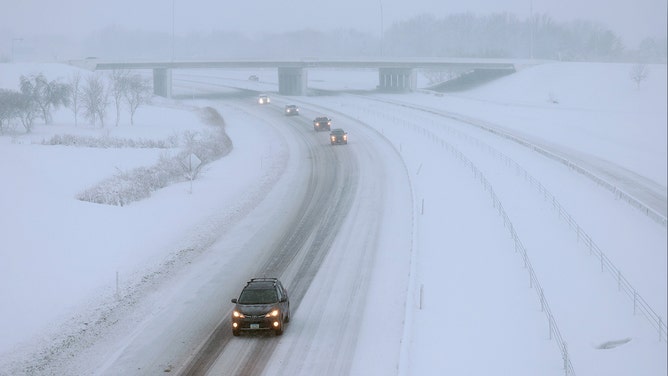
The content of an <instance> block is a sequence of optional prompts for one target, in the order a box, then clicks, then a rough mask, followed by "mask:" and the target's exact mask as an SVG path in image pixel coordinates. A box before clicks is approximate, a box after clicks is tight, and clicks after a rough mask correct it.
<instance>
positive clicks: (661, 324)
mask: <svg viewBox="0 0 668 376" xmlns="http://www.w3.org/2000/svg"><path fill="white" fill-rule="evenodd" d="M661 326H663V321H662V320H661V316H659V342H661V339H662V338H661V331H662V328H661Z"/></svg>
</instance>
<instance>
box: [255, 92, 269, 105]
mask: <svg viewBox="0 0 668 376" xmlns="http://www.w3.org/2000/svg"><path fill="white" fill-rule="evenodd" d="M257 103H259V104H269V103H271V99H270V98H269V96H268V95H267V94H260V96H259V97H257Z"/></svg>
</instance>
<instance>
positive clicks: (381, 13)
mask: <svg viewBox="0 0 668 376" xmlns="http://www.w3.org/2000/svg"><path fill="white" fill-rule="evenodd" d="M378 4H380V56H383V36H384V34H385V29H384V27H383V1H382V0H378Z"/></svg>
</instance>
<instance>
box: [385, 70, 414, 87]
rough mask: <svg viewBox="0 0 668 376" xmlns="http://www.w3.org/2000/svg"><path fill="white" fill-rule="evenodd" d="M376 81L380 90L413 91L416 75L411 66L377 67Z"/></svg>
mask: <svg viewBox="0 0 668 376" xmlns="http://www.w3.org/2000/svg"><path fill="white" fill-rule="evenodd" d="M378 82H379V83H378V89H379V90H382V91H398V92H402V91H414V90H415V89H416V88H417V75H416V74H415V70H414V69H412V68H378Z"/></svg>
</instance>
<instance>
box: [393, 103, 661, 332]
mask: <svg viewBox="0 0 668 376" xmlns="http://www.w3.org/2000/svg"><path fill="white" fill-rule="evenodd" d="M417 109H418V110H423V109H422V108H421V107H418V108H417ZM427 112H430V113H434V114H437V115H442V114H439V113H438V112H432V111H427ZM388 117H389V118H391V119H392V120H394V121H397V119H396V118H394V117H392V116H389V115H388ZM468 123H469V124H470V122H468ZM404 125H407V123H405V122H404ZM447 128H448V129H447V130H448V131H449V132H450V133H453V134H455V135H456V136H458V137H462V138H466V139H468V141H469V142H472V143H475V144H476V145H477V146H478V147H481V148H485V149H487V151H488V152H489V153H492V154H493V155H495V157H497V158H498V159H500V160H502V161H503V162H504V163H506V164H507V165H509V166H512V167H514V168H515V170H516V171H517V172H518V174H522V175H523V176H524V178H525V179H526V180H528V181H529V182H530V183H531V184H532V185H533V186H534V187H536V189H537V190H538V192H540V193H541V194H542V195H543V196H544V198H545V200H546V201H549V202H551V203H552V206H553V207H554V209H555V210H557V213H558V215H559V218H561V219H563V220H565V221H566V222H567V224H568V225H569V228H571V229H572V230H574V231H575V232H576V235H577V239H578V241H579V240H582V241H583V242H584V244H585V245H586V246H587V247H588V249H589V251H590V254H592V255H595V256H596V257H597V258H598V259H600V260H601V271H603V272H605V271H607V272H609V273H610V275H611V276H612V277H613V278H615V279H616V280H617V286H618V290H619V291H621V292H624V293H625V294H626V295H627V297H629V298H630V299H631V300H632V301H633V313H634V314H636V313H637V312H638V311H639V312H640V313H641V314H642V315H643V316H644V317H645V318H646V319H647V320H648V322H649V323H650V325H651V326H652V327H653V328H654V329H655V330H656V331H657V332H658V336H659V341H664V342H666V341H668V333H667V327H666V322H665V321H664V320H663V319H662V318H661V316H659V315H658V314H657V313H656V311H655V310H654V309H652V307H651V306H650V304H649V303H647V301H646V300H645V299H644V298H643V297H642V296H641V295H640V294H639V293H638V291H637V290H636V289H635V288H634V287H633V286H632V285H631V283H630V282H629V281H628V280H627V279H626V278H625V277H624V275H623V274H622V272H621V270H620V269H619V268H617V267H616V266H615V265H614V264H613V262H612V261H611V260H610V259H609V258H608V257H607V256H606V255H605V253H604V252H603V251H602V250H601V249H600V248H599V247H598V245H596V244H595V243H594V241H593V240H592V239H591V237H590V236H589V235H588V234H587V233H586V232H585V230H584V229H583V228H582V227H581V226H580V225H579V224H578V223H577V222H576V221H575V219H574V218H573V217H572V216H571V215H570V214H569V213H568V212H567V211H566V210H565V209H564V208H563V206H562V205H561V204H560V203H559V201H558V200H557V199H556V197H555V196H554V195H553V194H552V193H550V192H549V191H548V190H547V188H545V186H543V185H542V183H540V181H538V180H537V179H536V178H534V177H533V176H532V175H531V174H529V172H527V171H526V169H524V168H523V167H522V166H520V165H519V164H518V163H517V162H515V161H514V160H512V159H511V158H510V157H508V156H506V155H505V154H503V153H501V152H499V151H498V150H496V149H494V148H492V147H491V146H489V145H487V144H485V143H483V142H481V141H480V140H478V139H476V138H474V137H471V136H469V135H467V134H464V133H461V132H458V131H455V130H453V129H451V128H450V127H447ZM416 129H420V130H423V131H426V130H424V128H419V127H417V128H416ZM485 130H489V129H485ZM426 132H429V131H426ZM491 132H493V133H496V132H495V131H491ZM429 133H431V132H429ZM502 136H503V137H506V138H507V137H514V136H512V135H507V134H503V135H502ZM432 137H436V138H438V136H436V135H433V134H432ZM518 140H519V141H517V140H516V141H517V142H520V143H522V144H524V145H525V146H528V147H531V148H532V149H534V150H536V151H539V150H543V149H541V148H540V147H538V146H535V145H533V144H531V143H529V142H528V141H524V140H521V139H518ZM545 152H546V153H549V152H548V151H545ZM554 157H555V158H559V159H560V160H562V163H565V164H567V165H568V166H569V167H571V168H572V169H575V170H577V171H578V172H580V173H583V174H590V175H591V176H590V177H591V178H592V179H598V180H600V182H599V184H601V185H604V186H606V187H607V188H608V189H611V190H614V191H615V192H617V193H618V194H619V195H625V196H620V197H628V199H629V200H632V201H634V202H636V203H638V205H639V206H638V207H642V208H645V211H646V213H649V214H648V215H650V216H651V214H652V213H654V215H655V217H653V219H655V220H657V221H658V222H659V223H663V224H664V225H665V220H666V219H665V218H664V217H663V216H661V215H660V214H658V213H656V212H654V211H653V210H652V209H650V208H648V207H646V206H645V205H644V204H641V203H640V202H639V201H638V200H636V199H635V198H633V197H632V196H630V195H626V194H625V193H624V192H623V191H622V190H621V189H619V188H617V187H615V186H614V185H612V184H610V183H608V182H606V181H604V180H603V179H600V178H598V177H596V176H595V175H594V174H592V173H590V172H588V171H587V170H586V169H584V168H582V167H579V166H576V165H575V164H573V163H572V162H570V161H568V160H566V159H564V158H562V157H559V156H556V155H554ZM629 202H631V201H629ZM662 221H663V222H662Z"/></svg>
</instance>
